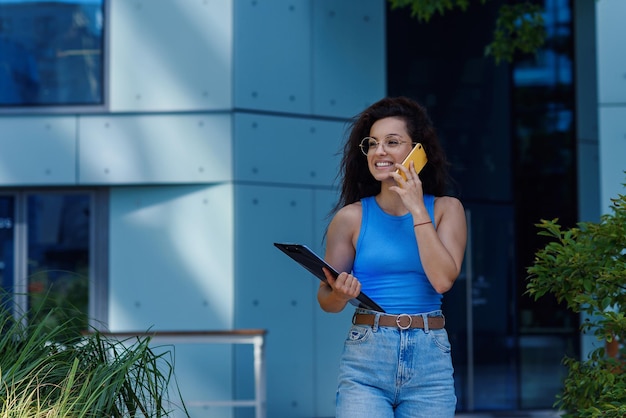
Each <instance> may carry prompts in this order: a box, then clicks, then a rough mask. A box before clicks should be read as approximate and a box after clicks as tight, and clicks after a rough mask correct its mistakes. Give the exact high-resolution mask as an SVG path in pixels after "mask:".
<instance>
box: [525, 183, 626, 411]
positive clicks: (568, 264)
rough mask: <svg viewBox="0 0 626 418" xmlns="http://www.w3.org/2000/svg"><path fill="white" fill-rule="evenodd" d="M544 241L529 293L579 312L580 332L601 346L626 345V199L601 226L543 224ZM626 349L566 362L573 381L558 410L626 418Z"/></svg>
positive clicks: (622, 198)
mask: <svg viewBox="0 0 626 418" xmlns="http://www.w3.org/2000/svg"><path fill="white" fill-rule="evenodd" d="M537 226H538V227H539V228H540V232H539V234H540V235H544V236H547V237H549V238H550V239H551V241H550V242H549V243H548V244H547V245H546V246H545V247H544V248H543V249H541V250H539V251H538V252H537V253H536V255H535V260H534V264H533V265H532V266H531V267H529V268H528V269H527V271H528V273H529V283H528V285H527V292H528V294H530V295H531V296H533V297H534V298H535V300H536V299H538V298H540V297H542V296H544V295H546V294H552V295H554V296H555V297H556V299H557V301H559V302H565V303H566V305H567V307H568V308H569V309H571V310H572V311H574V312H578V313H585V314H586V318H587V319H585V321H583V323H582V325H581V330H582V331H583V332H587V333H593V334H594V335H595V336H596V337H597V339H598V341H601V342H603V343H604V342H605V341H606V342H611V341H613V340H614V339H617V340H618V341H620V342H622V343H623V342H624V341H625V340H624V338H625V337H626V317H625V315H624V311H623V309H624V308H625V307H626V197H625V196H624V195H619V196H618V198H616V199H612V204H611V213H609V214H606V215H603V216H602V217H601V219H600V222H598V223H592V222H580V223H578V225H577V227H575V228H571V229H562V228H561V226H560V225H559V224H558V220H557V219H555V220H552V221H547V220H542V221H541V222H540V223H539V224H538V225H537ZM624 354H626V353H624V347H623V344H622V347H621V349H620V353H619V355H618V357H617V358H609V357H607V356H606V353H605V347H604V344H601V346H599V347H598V348H597V349H595V350H594V351H593V352H592V353H591V354H590V355H589V358H587V359H583V361H579V360H577V359H573V358H567V357H566V358H565V359H564V364H565V365H566V366H567V367H568V370H569V372H568V375H567V377H566V378H565V381H564V382H563V391H562V393H561V394H559V395H558V397H557V401H556V404H555V405H556V406H558V407H559V408H560V409H561V410H563V411H565V415H564V417H624V416H626V367H625V362H624V359H626V356H625V355H624Z"/></svg>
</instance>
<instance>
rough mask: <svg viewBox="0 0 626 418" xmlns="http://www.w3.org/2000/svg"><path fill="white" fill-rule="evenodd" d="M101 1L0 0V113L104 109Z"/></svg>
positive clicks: (102, 16) (102, 1) (102, 3)
mask: <svg viewBox="0 0 626 418" xmlns="http://www.w3.org/2000/svg"><path fill="white" fill-rule="evenodd" d="M103 23H104V0H56V1H54V0H52V1H50V0H46V1H36V0H0V109H10V108H19V109H20V110H25V109H32V108H34V109H39V108H41V107H50V106H100V107H101V106H103V105H104V71H103V68H104V65H103V56H104V30H103V27H104V26H103Z"/></svg>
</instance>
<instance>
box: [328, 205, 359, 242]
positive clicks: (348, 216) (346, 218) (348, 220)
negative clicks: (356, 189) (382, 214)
mask: <svg viewBox="0 0 626 418" xmlns="http://www.w3.org/2000/svg"><path fill="white" fill-rule="evenodd" d="M360 225H361V202H355V203H351V204H349V205H346V206H344V207H342V208H341V209H339V210H338V211H337V213H336V214H335V216H333V219H332V221H331V222H330V225H329V227H328V232H329V234H330V235H331V236H333V235H335V234H336V233H338V234H339V235H342V236H348V237H352V236H354V234H355V233H356V231H358V230H359V228H360Z"/></svg>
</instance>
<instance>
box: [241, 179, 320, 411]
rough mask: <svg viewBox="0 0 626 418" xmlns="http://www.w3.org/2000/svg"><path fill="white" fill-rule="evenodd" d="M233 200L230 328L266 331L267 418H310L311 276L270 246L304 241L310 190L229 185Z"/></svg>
mask: <svg viewBox="0 0 626 418" xmlns="http://www.w3.org/2000/svg"><path fill="white" fill-rule="evenodd" d="M235 202H236V215H235V223H236V233H235V243H236V244H235V248H236V250H235V253H236V259H235V262H236V266H237V267H236V277H235V287H236V292H235V327H236V328H265V329H267V330H268V335H267V340H266V341H267V342H266V353H267V370H268V374H267V388H268V389H267V392H268V393H267V395H268V398H267V402H268V407H267V411H268V417H278V416H284V417H287V416H288V417H311V416H313V408H314V406H313V385H314V382H313V379H312V376H313V312H314V309H317V307H316V306H315V305H314V304H315V303H316V302H315V293H313V292H312V285H313V283H314V282H315V281H316V280H317V279H315V278H314V277H313V276H311V275H310V274H309V273H308V272H306V270H304V269H302V268H301V267H300V266H298V264H297V263H295V262H294V261H292V260H291V259H289V258H288V257H287V256H285V255H283V254H282V253H281V252H280V251H279V250H278V249H276V248H275V247H274V246H273V243H274V242H277V241H287V242H303V243H310V242H311V241H312V238H313V234H312V221H313V201H312V192H311V191H309V190H300V189H295V188H280V187H266V186H237V187H236V188H235ZM312 282H313V283H312ZM237 353H238V354H237V357H236V358H237V360H236V362H237V372H236V373H237V377H236V393H237V395H238V396H239V397H242V396H243V397H245V396H250V391H251V383H252V382H250V379H249V378H247V377H246V376H248V375H249V372H248V371H247V370H245V368H242V367H240V366H239V365H240V364H242V363H243V361H242V359H243V358H245V355H244V354H242V353H241V350H239V349H238V351H237Z"/></svg>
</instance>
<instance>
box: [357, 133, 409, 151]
mask: <svg viewBox="0 0 626 418" xmlns="http://www.w3.org/2000/svg"><path fill="white" fill-rule="evenodd" d="M409 143H410V144H413V145H415V144H416V142H409V141H401V140H400V139H398V138H396V137H394V136H388V137H387V138H385V139H383V140H382V141H378V140H376V138H372V137H371V136H366V137H365V138H363V139H362V140H361V143H360V144H359V148H361V152H362V153H363V154H364V155H367V154H368V153H369V152H370V151H375V150H377V149H378V146H379V145H380V144H382V145H383V149H384V150H385V151H393V150H394V149H395V148H398V147H399V146H400V145H402V144H409Z"/></svg>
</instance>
